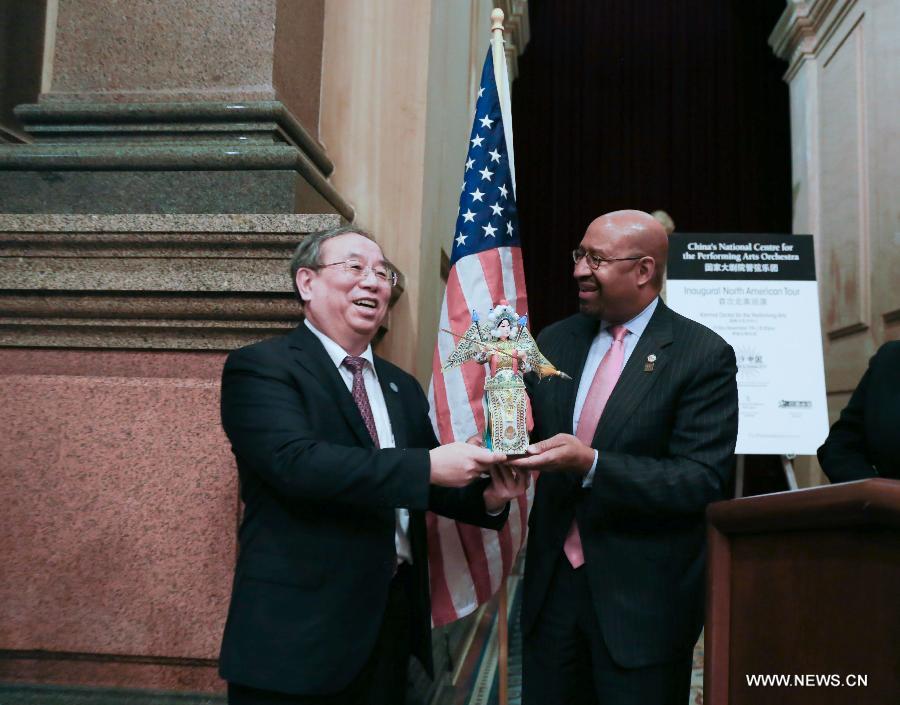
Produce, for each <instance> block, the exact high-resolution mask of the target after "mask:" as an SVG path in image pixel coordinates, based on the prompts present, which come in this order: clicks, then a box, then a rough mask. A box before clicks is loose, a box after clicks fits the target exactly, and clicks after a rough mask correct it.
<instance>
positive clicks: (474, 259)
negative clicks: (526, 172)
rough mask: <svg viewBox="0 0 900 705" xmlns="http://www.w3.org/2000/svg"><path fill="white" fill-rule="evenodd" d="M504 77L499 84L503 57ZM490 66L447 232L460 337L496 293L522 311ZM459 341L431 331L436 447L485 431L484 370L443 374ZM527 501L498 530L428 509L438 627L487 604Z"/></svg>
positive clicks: (512, 549) (445, 323)
mask: <svg viewBox="0 0 900 705" xmlns="http://www.w3.org/2000/svg"><path fill="white" fill-rule="evenodd" d="M502 71H503V72H504V74H503V76H502V77H501V80H502V81H504V82H505V81H506V75H505V71H506V66H505V63H503V66H502ZM502 112H503V111H501V107H500V98H499V95H498V91H497V82H496V80H495V75H494V62H493V61H492V56H491V50H490V49H489V50H488V55H487V58H486V59H485V62H484V69H483V70H482V72H481V84H480V88H479V90H478V100H477V102H476V106H475V119H474V121H473V124H472V134H471V137H470V139H469V151H468V154H467V155H466V165H465V172H464V180H463V185H462V193H461V194H460V197H459V213H458V215H457V218H456V229H455V231H454V235H453V250H452V256H451V258H450V265H451V267H450V274H449V276H448V278H447V290H446V292H445V293H444V303H443V305H442V306H441V319H440V320H441V322H440V327H441V328H445V329H448V330H452V331H453V332H454V333H456V334H458V335H462V334H463V333H464V332H465V330H466V329H467V328H468V327H469V326H470V325H471V323H472V311H477V312H478V313H480V314H481V315H482V316H483V315H486V314H487V312H488V311H489V309H491V308H493V307H494V306H495V305H496V304H497V303H499V302H500V301H501V300H502V299H506V300H507V301H508V302H509V303H510V305H512V306H513V308H515V310H516V311H517V312H518V313H519V315H520V316H521V315H525V314H526V313H527V307H528V303H527V300H526V294H525V274H524V271H523V268H522V250H521V248H520V240H519V221H518V217H517V212H516V199H515V186H514V178H515V176H514V174H515V171H514V166H513V163H512V158H511V156H510V152H511V149H507V145H509V146H510V147H511V146H512V125H506V131H504V124H503V117H502ZM456 344H457V339H455V338H453V337H452V336H450V335H448V334H447V333H442V332H438V340H437V345H436V346H435V350H434V359H433V363H432V379H431V386H430V388H429V390H428V396H429V401H430V402H431V421H432V424H433V425H434V428H435V433H436V434H437V436H438V438H439V439H440V441H441V443H451V442H453V441H465V440H466V439H467V438H469V437H470V436H472V435H474V434H475V433H479V434H480V433H482V432H483V431H484V426H485V419H484V411H483V410H482V397H483V394H484V380H485V370H484V366H483V365H479V364H477V363H475V362H467V363H465V364H463V365H462V366H461V367H457V368H455V369H452V370H448V371H447V372H442V371H441V367H442V364H443V362H444V361H446V360H447V358H448V356H449V355H450V353H451V352H452V351H453V349H454V347H455V346H456ZM527 514H528V499H527V498H526V497H520V498H518V500H517V501H515V502H513V503H512V506H511V508H510V514H509V521H508V522H507V523H506V525H505V526H504V528H503V529H502V531H499V532H497V531H492V530H487V529H480V528H478V527H475V526H471V525H468V524H461V523H456V522H454V521H452V520H450V519H446V518H444V517H439V516H437V515H435V514H428V553H429V565H430V574H431V602H432V619H433V622H434V625H435V626H441V625H444V624H447V623H448V622H452V621H454V620H456V619H459V618H461V617H464V616H466V615H467V614H469V613H470V612H472V611H473V610H475V609H476V608H477V607H478V606H479V605H481V604H483V603H484V602H486V601H488V600H489V599H490V598H491V596H492V595H493V594H494V593H495V592H496V591H497V590H498V589H499V588H500V585H501V584H502V582H503V579H504V578H505V577H506V576H507V575H508V574H509V571H510V569H511V568H512V564H513V561H514V560H515V558H516V555H517V554H518V552H519V549H520V548H521V547H522V543H523V541H524V538H525V532H526V530H527V523H526V522H527Z"/></svg>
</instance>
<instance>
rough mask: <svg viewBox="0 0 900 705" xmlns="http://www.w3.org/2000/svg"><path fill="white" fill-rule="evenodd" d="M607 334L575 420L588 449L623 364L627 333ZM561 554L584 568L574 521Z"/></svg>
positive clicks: (617, 330)
mask: <svg viewBox="0 0 900 705" xmlns="http://www.w3.org/2000/svg"><path fill="white" fill-rule="evenodd" d="M608 330H609V332H610V334H611V335H612V337H613V341H612V345H610V346H609V350H607V351H606V354H605V355H604V356H603V359H602V360H600V365H599V366H598V367H597V372H596V373H594V379H593V380H592V381H591V386H590V389H588V393H587V396H586V397H585V399H584V406H583V407H581V416H579V417H578V428H577V429H576V430H575V437H576V438H578V440H579V441H581V442H582V443H584V444H585V445H590V444H591V441H593V440H594V432H595V431H596V430H597V423H598V422H599V421H600V416H601V415H602V414H603V409H604V408H606V402H608V401H609V397H610V395H612V391H613V389H614V388H615V386H616V382H618V381H619V375H621V374H622V367H623V365H624V363H625V343H624V340H625V336H626V335H627V334H628V329H627V328H626V327H625V326H610V327H609V329H608ZM563 551H564V552H565V554H566V558H568V559H569V563H571V564H572V567H573V568H580V567H581V566H583V565H584V550H583V548H582V546H581V534H580V533H579V532H578V521H577V520H575V519H573V520H572V526H571V527H569V533H568V534H567V535H566V541H565V543H564V544H563Z"/></svg>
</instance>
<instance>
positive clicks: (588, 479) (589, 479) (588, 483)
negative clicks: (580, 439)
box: [581, 449, 600, 488]
mask: <svg viewBox="0 0 900 705" xmlns="http://www.w3.org/2000/svg"><path fill="white" fill-rule="evenodd" d="M599 457H600V453H599V452H598V451H597V450H596V449H595V450H594V463H593V464H592V465H591V469H590V470H588V471H587V475H585V476H584V479H583V480H582V481H581V486H582V487H583V488H590V487H593V486H594V472H595V471H596V470H597V459H598V458H599Z"/></svg>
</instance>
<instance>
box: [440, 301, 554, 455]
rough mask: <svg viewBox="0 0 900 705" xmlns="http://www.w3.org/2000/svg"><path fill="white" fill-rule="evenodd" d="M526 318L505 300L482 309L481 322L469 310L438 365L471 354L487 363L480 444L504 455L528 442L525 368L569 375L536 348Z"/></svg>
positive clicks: (521, 451) (521, 449)
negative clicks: (484, 313)
mask: <svg viewBox="0 0 900 705" xmlns="http://www.w3.org/2000/svg"><path fill="white" fill-rule="evenodd" d="M526 321H527V318H526V317H524V316H523V317H521V318H520V317H519V315H518V314H517V313H516V312H515V310H514V309H513V307H512V306H510V305H509V303H508V302H507V301H506V300H502V301H501V302H500V303H499V304H497V306H495V307H494V309H493V310H492V311H491V312H490V313H488V323H484V322H481V321H480V319H479V317H478V314H477V313H476V312H474V311H473V312H472V325H471V326H469V328H468V330H466V332H465V333H464V334H463V335H462V336H458V337H459V338H460V341H459V343H458V344H457V346H456V348H455V349H454V350H453V352H452V353H451V354H450V357H449V358H447V363H446V364H445V365H444V369H445V370H449V369H452V368H454V367H458V366H459V365H462V364H464V363H466V362H469V361H472V360H474V361H475V362H478V363H480V364H482V365H487V370H486V372H487V375H486V378H485V382H484V410H485V413H484V417H485V421H486V424H485V430H484V445H485V447H486V448H490V449H492V450H496V451H500V452H501V453H506V454H507V455H522V454H524V453H525V450H526V449H527V448H528V429H527V427H526V418H527V406H526V405H527V403H528V397H527V394H526V392H525V382H524V381H523V376H524V375H525V373H527V372H535V373H536V374H537V375H538V376H539V377H540V378H541V379H543V378H544V377H550V376H553V377H562V378H563V379H571V378H570V377H569V376H568V375H567V374H565V373H564V372H560V371H559V370H557V369H556V368H555V367H554V366H553V365H552V364H550V361H549V360H547V358H545V357H544V356H543V355H542V354H541V351H540V350H538V347H537V344H536V343H535V341H534V338H532V337H531V334H530V333H529V332H528V329H527V328H526V327H525V323H526ZM446 332H448V333H450V332H451V331H446Z"/></svg>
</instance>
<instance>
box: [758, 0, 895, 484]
mask: <svg viewBox="0 0 900 705" xmlns="http://www.w3.org/2000/svg"><path fill="white" fill-rule="evenodd" d="M770 42H771V44H772V46H773V48H774V49H775V51H776V53H778V54H779V55H780V56H782V57H783V58H785V59H788V60H789V61H790V68H789V69H788V72H787V73H786V75H785V80H786V81H787V82H788V83H789V84H790V90H791V141H792V164H793V191H794V223H793V226H794V232H798V233H807V232H811V233H813V235H815V239H816V258H817V267H818V279H819V295H820V301H821V311H822V333H823V345H824V351H825V372H826V382H827V389H828V405H829V410H830V415H831V419H832V421H833V420H834V419H835V418H836V417H837V415H838V413H839V412H840V410H841V409H842V408H843V407H844V406H845V405H846V403H847V400H848V399H849V395H850V393H851V392H852V391H853V389H854V388H855V387H856V384H857V382H858V381H859V379H860V377H861V376H862V374H863V372H864V371H865V368H866V365H867V362H868V359H869V357H870V356H871V355H872V354H873V353H874V352H875V350H876V349H877V348H878V347H879V346H880V345H881V344H882V343H883V342H884V341H886V340H893V339H896V338H898V337H900V286H898V276H897V274H896V273H897V272H898V271H900V210H898V207H897V204H898V203H900V180H898V179H897V164H898V163H900V123H898V121H897V114H898V111H900V4H898V3H897V2H895V1H894V0H792V2H790V3H788V7H787V9H786V10H785V13H784V15H783V16H782V18H781V20H780V21H779V23H778V26H777V27H776V28H775V31H774V32H773V34H772V36H771V38H770ZM798 481H800V484H801V485H803V484H806V485H809V484H821V483H822V482H824V481H825V479H824V476H823V475H822V473H821V470H820V469H819V467H818V464H817V463H815V461H814V460H809V461H808V462H806V463H804V464H801V465H800V466H799V467H798Z"/></svg>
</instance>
